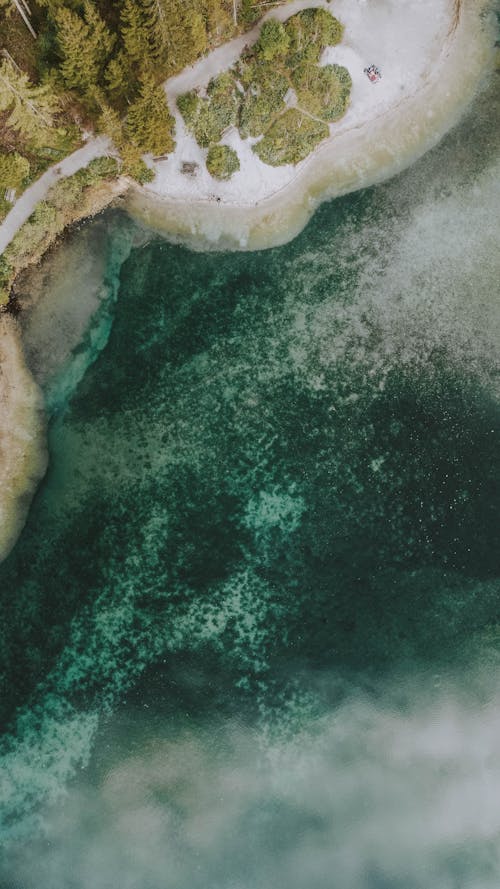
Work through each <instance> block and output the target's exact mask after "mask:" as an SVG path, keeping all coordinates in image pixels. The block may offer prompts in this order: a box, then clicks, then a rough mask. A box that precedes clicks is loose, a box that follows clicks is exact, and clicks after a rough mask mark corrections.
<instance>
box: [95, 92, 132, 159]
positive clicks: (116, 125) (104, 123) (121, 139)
mask: <svg viewBox="0 0 500 889" xmlns="http://www.w3.org/2000/svg"><path fill="white" fill-rule="evenodd" d="M98 128H99V131H100V132H101V133H105V134H106V136H109V138H110V139H111V141H112V142H113V144H114V146H115V148H117V149H118V150H119V151H121V149H122V146H123V144H124V143H125V133H124V130H123V124H122V122H121V120H120V115H119V114H118V112H117V111H115V109H114V108H111V105H108V104H106V103H103V105H102V108H101V115H100V117H99V120H98Z"/></svg>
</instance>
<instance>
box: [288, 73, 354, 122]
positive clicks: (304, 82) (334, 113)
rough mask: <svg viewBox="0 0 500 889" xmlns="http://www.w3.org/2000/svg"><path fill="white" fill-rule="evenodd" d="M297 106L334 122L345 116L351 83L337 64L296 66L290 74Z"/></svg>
mask: <svg viewBox="0 0 500 889" xmlns="http://www.w3.org/2000/svg"><path fill="white" fill-rule="evenodd" d="M292 83H293V86H294V88H295V91H296V93H297V100H298V104H299V105H300V107H301V108H306V109H307V110H308V111H309V113H310V114H313V115H314V116H315V117H320V118H321V119H322V120H326V121H330V122H333V121H335V120H339V118H341V117H342V116H343V114H345V112H346V109H347V105H348V103H349V96H350V93H351V87H352V81H351V75H350V74H349V71H348V70H347V68H343V67H342V66H340V65H324V66H323V67H321V68H320V67H319V66H318V65H299V67H297V68H296V69H295V70H294V72H293V74H292Z"/></svg>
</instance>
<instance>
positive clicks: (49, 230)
mask: <svg viewBox="0 0 500 889" xmlns="http://www.w3.org/2000/svg"><path fill="white" fill-rule="evenodd" d="M63 228H64V216H63V214H62V213H61V212H60V211H58V210H57V209H56V207H53V206H51V204H49V203H48V202H47V201H40V203H39V204H38V205H37V206H36V208H35V210H34V211H33V213H32V214H31V216H30V218H29V219H28V220H27V222H25V223H24V225H22V226H21V228H20V229H19V231H18V232H17V234H16V235H15V236H14V238H13V239H12V241H11V242H10V244H9V245H8V247H7V248H6V249H5V253H4V255H5V259H6V260H7V262H9V263H10V264H11V265H12V266H13V267H14V268H19V267H20V266H22V265H24V263H25V262H26V261H28V260H29V259H30V257H31V256H32V255H33V254H35V253H37V252H39V251H40V250H42V249H43V246H44V245H48V244H50V243H51V241H52V240H53V239H54V237H55V236H56V235H57V234H58V233H59V232H60V231H62V230H63Z"/></svg>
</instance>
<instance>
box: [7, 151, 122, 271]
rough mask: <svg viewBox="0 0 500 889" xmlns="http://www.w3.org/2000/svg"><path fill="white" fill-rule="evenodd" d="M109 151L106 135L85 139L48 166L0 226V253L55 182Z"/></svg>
mask: <svg viewBox="0 0 500 889" xmlns="http://www.w3.org/2000/svg"><path fill="white" fill-rule="evenodd" d="M111 151H112V143H111V140H110V139H108V138H107V137H106V136H98V137H96V138H93V139H89V140H88V142H87V143H86V144H85V145H84V146H83V148H78V149H77V150H76V151H74V152H73V154H69V155H68V156H67V157H65V158H64V160H62V161H59V163H57V164H54V165H53V166H52V167H49V169H48V170H46V171H45V173H43V175H42V176H40V178H39V179H37V180H36V182H34V183H33V185H30V186H29V188H27V189H26V191H25V192H23V194H22V195H21V197H20V198H18V200H17V201H16V202H15V204H14V206H13V207H12V210H10V211H9V213H8V214H7V216H6V217H5V219H4V221H3V222H2V224H1V225H0V254H2V253H3V251H4V250H5V248H6V247H7V246H8V244H10V242H11V241H12V239H13V237H14V235H15V234H16V233H17V232H18V231H19V229H20V228H21V226H22V225H23V224H24V223H25V222H26V220H27V219H29V217H30V216H31V214H32V213H33V210H34V209H35V207H36V205H37V204H38V203H39V202H40V201H43V200H44V198H45V197H46V196H47V194H48V192H49V191H50V189H51V188H52V186H53V185H55V184H56V182H59V180H60V179H63V178H65V177H66V176H72V175H73V173H77V172H78V170H81V169H82V167H86V166H87V164H88V163H90V161H92V160H95V158H97V157H103V156H105V155H107V154H110V153H111Z"/></svg>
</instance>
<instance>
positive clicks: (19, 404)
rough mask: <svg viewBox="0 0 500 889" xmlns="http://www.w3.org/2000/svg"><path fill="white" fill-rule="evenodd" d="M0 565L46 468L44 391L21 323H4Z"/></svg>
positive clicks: (0, 334) (0, 341)
mask: <svg viewBox="0 0 500 889" xmlns="http://www.w3.org/2000/svg"><path fill="white" fill-rule="evenodd" d="M0 418H1V422H0V490H1V496H0V561H1V560H2V559H4V558H5V557H6V556H7V555H8V554H9V552H10V550H11V549H12V547H13V546H14V544H15V542H16V540H17V537H18V536H19V534H20V532H21V530H22V528H23V525H24V522H25V520H26V516H27V513H28V509H29V506H30V503H31V497H32V495H33V494H34V492H35V490H36V488H37V486H38V483H39V482H40V479H41V478H42V477H43V475H44V474H45V470H46V468H47V446H46V437H45V425H46V424H45V412H44V402H43V395H42V392H41V390H40V389H39V388H38V386H37V385H36V383H35V381H34V380H33V377H32V376H31V374H30V372H29V370H28V368H27V366H26V362H25V359H24V353H23V348H22V345H21V341H20V336H19V330H18V328H17V324H16V322H15V321H14V320H13V319H12V318H8V317H6V316H2V317H0Z"/></svg>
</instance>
